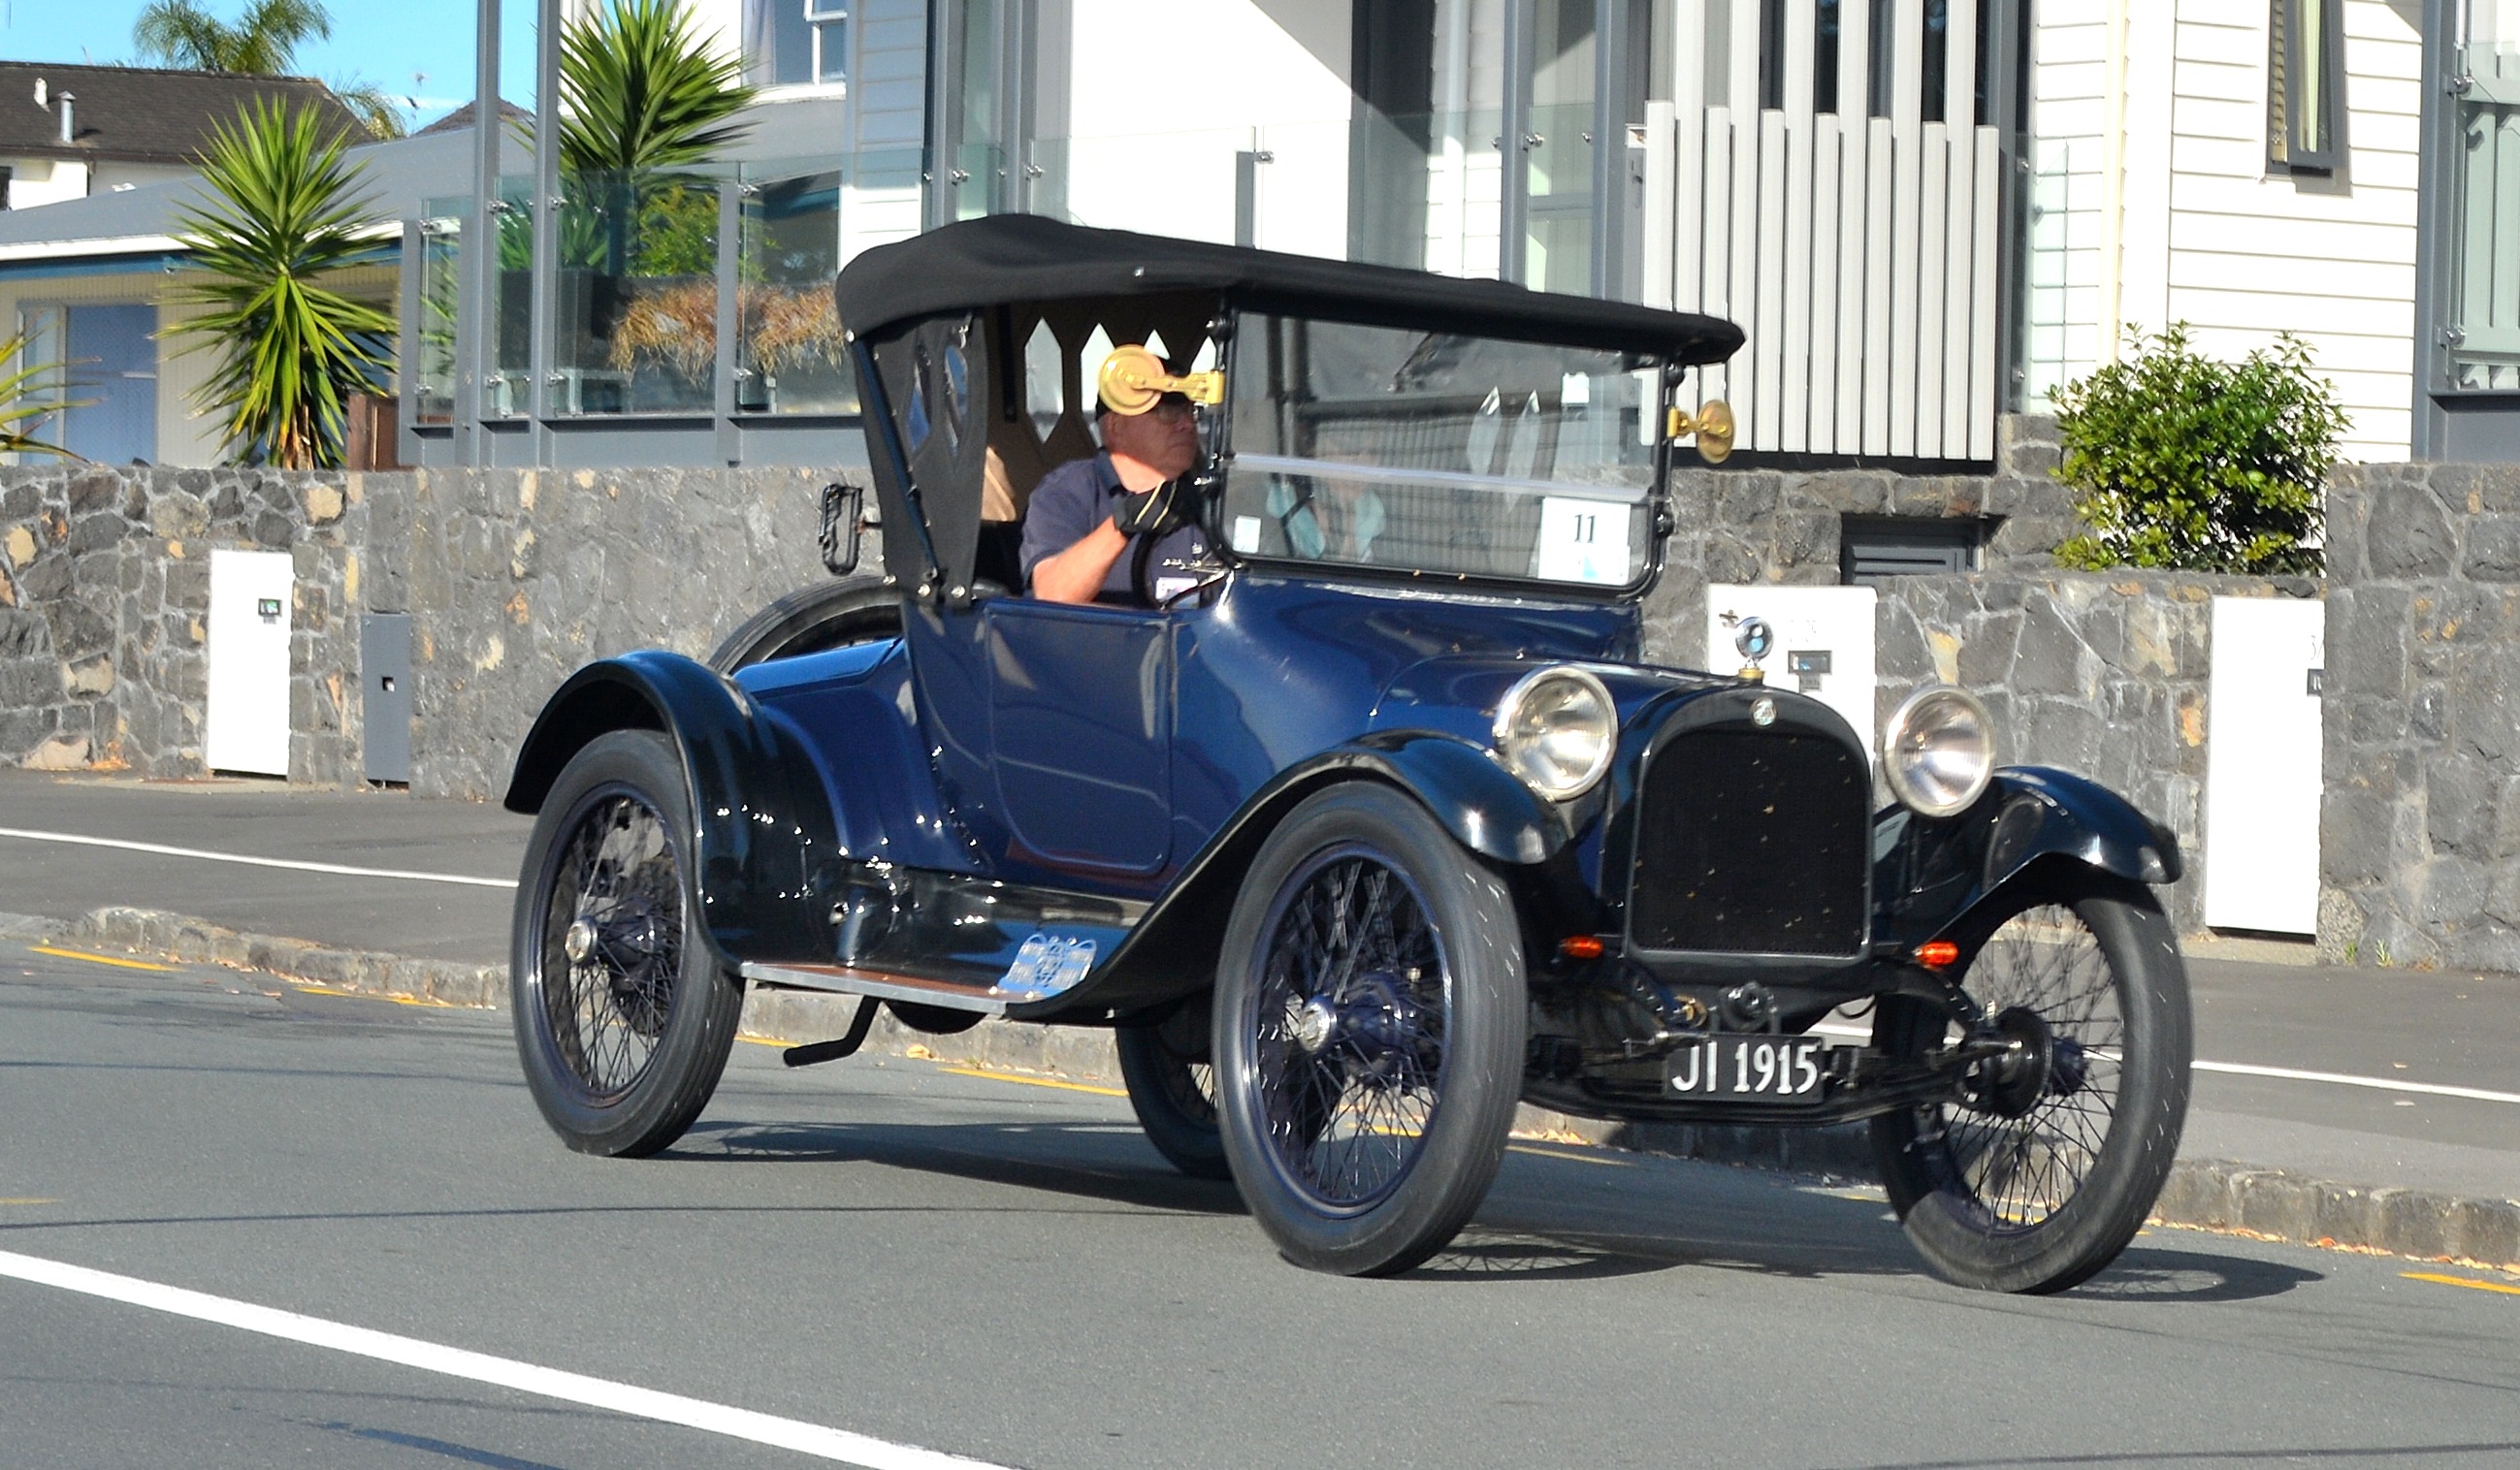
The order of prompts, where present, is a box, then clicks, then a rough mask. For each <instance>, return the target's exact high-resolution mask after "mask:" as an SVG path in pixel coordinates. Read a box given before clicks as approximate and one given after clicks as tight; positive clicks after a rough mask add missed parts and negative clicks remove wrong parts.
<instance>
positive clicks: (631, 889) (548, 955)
mask: <svg viewBox="0 0 2520 1470" xmlns="http://www.w3.org/2000/svg"><path fill="white" fill-rule="evenodd" d="M565 853H566V856H565V857H563V858H562V863H561V871H560V874H559V876H560V878H561V882H560V884H559V885H558V886H556V887H555V888H554V890H553V893H552V904H551V909H550V913H548V915H547V916H546V918H545V920H544V923H543V966H544V971H543V972H544V974H545V975H546V976H548V977H550V978H549V979H547V980H546V982H545V984H544V987H543V1004H544V1008H545V1010H546V1012H547V1013H548V1016H549V1021H550V1025H551V1028H552V1036H553V1039H554V1041H555V1043H556V1044H557V1047H558V1049H559V1052H560V1055H561V1059H562V1063H563V1064H564V1065H566V1067H567V1068H568V1072H569V1075H570V1076H571V1077H573V1078H575V1079H576V1080H577V1082H578V1083H579V1084H580V1085H581V1086H583V1088H584V1089H585V1091H586V1095H587V1098H588V1100H589V1101H593V1102H605V1101H609V1100H611V1099H614V1098H617V1097H619V1096H620V1095H621V1094H622V1093H623V1092H625V1091H629V1089H630V1088H631V1086H632V1085H633V1084H635V1083H637V1082H638V1080H639V1079H640V1078H641V1077H642V1076H643V1075H645V1074H646V1072H647V1070H648V1065H649V1063H650V1061H652V1059H653V1058H654V1056H655V1052H656V1045H657V1043H658V1042H659V1041H660V1040H662V1038H663V1036H664V1031H665V1020H666V1017H667V1016H669V1015H670V1014H671V1013H672V1011H673V1004H674V986H675V982H676V980H677V979H678V977H679V976H680V975H681V973H682V965H683V895H682V875H681V873H680V871H679V870H678V869H677V868H676V865H675V863H674V856H673V852H672V850H671V848H670V847H669V846H668V844H667V842H666V837H665V824H664V819H662V818H660V817H658V816H657V815H656V812H655V809H654V808H652V807H651V806H649V805H648V804H647V803H646V802H644V801H642V800H641V799H640V798H639V797H638V795H637V794H635V793H633V792H629V791H623V790H611V791H607V792H604V793H601V794H600V795H599V796H598V797H597V798H596V799H595V801H594V802H593V804H592V805H591V806H590V807H588V808H587V809H585V814H584V815H583V816H582V817H580V818H579V819H578V820H577V824H576V826H575V828H574V830H572V831H571V832H570V833H569V835H568V838H567V839H566V848H565Z"/></svg>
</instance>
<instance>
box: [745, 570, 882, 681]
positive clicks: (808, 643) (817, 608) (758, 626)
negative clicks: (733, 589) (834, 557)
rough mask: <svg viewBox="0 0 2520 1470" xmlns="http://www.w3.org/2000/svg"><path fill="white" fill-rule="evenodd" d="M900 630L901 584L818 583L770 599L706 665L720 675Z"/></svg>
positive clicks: (867, 580) (872, 580)
mask: <svg viewBox="0 0 2520 1470" xmlns="http://www.w3.org/2000/svg"><path fill="white" fill-rule="evenodd" d="M900 632H901V589H900V588H898V587H887V586H885V585H884V581H883V579H882V578H881V577H873V576H866V577H842V578H840V579H839V580H837V581H833V582H817V583H815V584H814V585H813V586H811V587H800V588H798V589H797V590H796V591H794V592H791V593H789V594H787V596H786V597H784V598H781V599H779V600H778V601H775V602H772V603H771V604H770V605H769V606H767V607H764V608H762V609H761V610H760V611H759V612H756V613H754V614H753V615H752V616H750V617H748V618H745V619H744V620H743V625H742V627H740V628H738V629H736V630H735V631H734V632H733V633H730V634H728V635H727V636H726V641H725V642H724V643H721V644H719V645H718V646H717V651H716V652H714V653H711V654H710V655H709V656H708V665H709V667H710V668H712V669H715V670H717V671H718V672H719V673H721V674H732V673H734V672H735V671H736V670H738V669H742V668H748V667H750V666H751V665H753V664H756V663H767V662H769V661H770V660H771V659H774V658H793V657H795V656H796V655H797V654H799V653H820V652H822V651H823V650H825V649H827V648H839V647H845V646H848V645H850V644H863V643H872V642H874V641H875V640H877V639H879V638H893V637H896V636H898V635H899V634H900Z"/></svg>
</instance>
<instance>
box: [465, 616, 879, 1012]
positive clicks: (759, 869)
mask: <svg viewBox="0 0 2520 1470" xmlns="http://www.w3.org/2000/svg"><path fill="white" fill-rule="evenodd" d="M625 729H645V730H657V731H662V732H664V733H665V734H666V735H667V736H669V737H670V738H671V739H672V740H673V741H674V743H675V745H676V746H677V747H679V749H680V750H681V753H682V764H683V773H684V778H685V780H687V781H688V783H689V792H688V794H689V798H690V801H691V810H692V818H693V828H694V831H695V833H696V834H697V839H698V846H699V852H698V853H697V856H696V858H695V859H694V868H695V870H696V871H697V874H698V880H699V881H698V887H699V901H700V913H701V917H702V919H703V924H702V927H703V930H704V931H705V932H706V934H707V935H708V939H709V944H710V947H711V948H712V949H713V950H715V951H716V953H717V956H718V958H719V959H720V960H721V961H723V962H725V963H727V964H729V965H733V964H736V963H738V962H740V961H742V960H745V959H763V960H783V959H784V960H815V959H824V958H829V952H830V949H831V938H830V928H829V925H828V922H827V919H828V914H827V913H826V912H825V911H824V909H823V906H822V905H821V904H820V902H819V901H818V898H817V894H816V888H817V884H816V882H815V881H814V879H815V875H816V870H817V869H818V868H819V867H821V866H823V865H824V864H826V863H828V862H829V861H830V860H832V859H833V858H835V857H836V856H837V855H838V852H839V846H838V843H837V841H836V839H835V836H834V832H833V827H832V813H831V807H830V803H829V801H828V799H827V798H826V797H825V796H824V795H823V793H822V791H821V788H820V786H819V785H818V784H817V783H816V782H815V781H814V780H812V777H811V774H810V773H811V772H812V771H813V770H814V766H813V762H812V761H811V759H810V758H809V757H808V756H807V755H806V753H805V750H804V747H803V745H802V743H801V742H800V741H798V740H797V739H796V738H794V737H793V736H792V735H789V734H788V733H787V731H786V730H785V729H784V728H783V727H782V725H781V723H780V722H779V721H778V720H776V719H772V718H767V717H765V716H764V715H763V714H762V712H761V710H760V708H759V706H757V705H755V704H754V703H753V701H752V700H751V699H750V698H748V697H747V696H746V695H745V694H744V693H743V691H742V690H739V689H737V688H736V687H735V685H734V684H733V683H732V682H730V681H729V680H727V679H726V678H725V677H724V676H723V675H720V674H718V673H717V672H715V671H714V670H712V669H710V668H709V667H708V666H707V665H705V664H701V663H698V662H696V661H695V660H692V659H689V658H685V657H683V656H682V655H680V654H678V653H666V652H660V651H655V650H649V651H643V652H638V653H627V654H624V655H622V656H621V657H618V658H607V659H604V660H601V661H600V662H596V663H591V664H588V665H587V666H586V667H585V668H582V669H580V670H578V671H577V672H576V673H575V674H572V675H570V676H569V679H568V682H567V683H565V684H563V685H562V686H561V687H560V691H559V692H558V693H556V694H554V695H552V697H551V700H550V702H549V703H547V704H545V705H544V706H543V712H542V714H541V715H540V716H539V717H538V718H537V719H536V720H535V721H534V728H533V730H532V731H531V732H530V733H529V734H527V735H526V736H525V740H524V744H523V745H522V746H521V747H519V748H518V750H517V770H516V776H515V778H514V780H511V781H510V783H509V786H508V795H507V799H506V802H505V805H506V806H507V808H508V810H510V811H512V812H523V813H529V814H530V813H535V812H539V811H541V810H542V805H543V800H544V798H545V797H546V796H548V795H549V794H550V793H551V788H552V783H553V782H554V781H556V780H559V779H560V773H561V771H562V768H564V767H565V766H567V764H568V762H569V758H570V757H572V756H574V755H576V754H577V752H578V751H579V750H580V749H581V748H583V747H584V746H585V745H586V744H587V742H588V741H590V740H593V739H594V738H595V737H596V736H598V735H604V734H606V733H607V732H608V731H614V730H625ZM530 880H531V879H530V877H528V881H530Z"/></svg>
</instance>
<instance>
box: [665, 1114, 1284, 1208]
mask: <svg viewBox="0 0 2520 1470" xmlns="http://www.w3.org/2000/svg"><path fill="white" fill-rule="evenodd" d="M657 1158H658V1159H659V1160H661V1161H667V1162H671V1161H683V1162H688V1163H765V1162H778V1163H794V1164H846V1163H867V1164H881V1165H883V1166H885V1167H887V1168H893V1169H916V1170H919V1171H922V1172H923V1173H927V1174H941V1175H951V1176H953V1177H955V1178H957V1179H966V1180H973V1181H976V1182H979V1183H988V1184H1007V1185H1011V1186H1013V1187H1016V1188H1022V1189H1041V1190H1048V1191H1051V1192H1054V1193H1058V1194H1066V1195H1070V1196H1078V1197H1083V1198H1089V1199H1098V1200H1101V1201H1102V1202H1104V1203H1106V1204H1116V1205H1130V1206H1134V1207H1136V1208H1139V1209H1146V1210H1165V1211H1171V1212H1175V1213H1179V1214H1191V1215H1239V1214H1241V1213H1243V1212H1242V1199H1241V1196H1239V1195H1238V1194H1236V1193H1235V1192H1234V1186H1233V1185H1232V1184H1230V1183H1216V1182H1210V1181H1208V1180H1193V1179H1189V1178H1186V1177H1184V1176H1182V1175H1180V1174H1176V1173H1174V1172H1173V1171H1172V1170H1170V1169H1168V1168H1165V1167H1164V1166H1162V1165H1161V1164H1160V1163H1154V1162H1150V1161H1152V1160H1153V1159H1154V1154H1153V1152H1152V1150H1151V1149H1149V1148H1148V1146H1147V1144H1146V1142H1145V1140H1144V1138H1143V1137H1142V1136H1139V1134H1138V1132H1137V1130H1135V1129H1120V1128H1114V1127H1112V1126H1109V1125H1105V1124H1070V1123H1028V1124H978V1123H933V1124H880V1123H868V1124H857V1123H716V1122H705V1121H704V1122H701V1123H698V1124H697V1125H695V1126H694V1127H693V1128H692V1130H691V1132H690V1133H687V1134H685V1135H684V1136H683V1137H682V1140H681V1141H680V1142H678V1143H676V1144H675V1145H674V1146H673V1147H672V1148H670V1149H668V1150H666V1151H665V1152H664V1153H662V1154H659V1155H657Z"/></svg>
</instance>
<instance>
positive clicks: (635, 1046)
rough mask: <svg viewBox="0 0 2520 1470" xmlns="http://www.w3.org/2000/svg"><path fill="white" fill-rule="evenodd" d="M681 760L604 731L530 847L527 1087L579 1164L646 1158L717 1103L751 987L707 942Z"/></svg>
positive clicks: (524, 956)
mask: <svg viewBox="0 0 2520 1470" xmlns="http://www.w3.org/2000/svg"><path fill="white" fill-rule="evenodd" d="M695 852H696V844H695V843H694V840H693V833H692V819H691V812H690V803H689V800H688V798H687V797H686V796H685V795H684V782H683V770H682V762H681V760H680V758H679V757H678V756H677V755H676V753H675V751H674V748H673V746H672V745H671V744H670V743H669V742H668V741H667V740H666V739H665V737H664V736H663V735H659V734H657V733H656V732H654V731H649V730H620V731H614V732H612V733H610V734H608V735H601V736H598V737H597V738H596V739H594V740H592V741H590V742H588V744H587V745H586V747H585V748H584V749H582V750H580V751H579V752H578V753H577V754H576V756H575V757H574V758H572V759H571V760H570V761H569V763H568V765H567V767H566V768H564V769H563V770H562V772H561V775H560V780H557V781H556V782H554V783H553V785H552V789H551V794H550V795H549V796H548V797H546V798H545V800H544V802H543V809H542V812H541V815H540V816H539V817H537V818H536V819H535V822H534V832H533V837H532V839H531V840H530V841H529V842H528V843H527V844H526V847H525V866H524V872H523V877H522V881H521V882H520V883H519V884H518V886H517V911H516V921H515V924H514V926H513V928H512V930H511V938H510V961H511V962H510V965H509V972H508V973H509V1010H510V1013H511V1015H512V1016H513V1018H514V1019H515V1022H516V1028H517V1053H518V1055H519V1057H520V1058H521V1059H522V1061H523V1063H524V1070H525V1083H526V1085H527V1087H528V1088H529V1089H530V1090H531V1091H532V1092H533V1094H534V1101H535V1103H536V1104H538V1105H539V1106H540V1107H541V1108H542V1113H543V1117H544V1118H545V1119H546V1120H547V1121H548V1122H549V1123H550V1124H551V1126H552V1130H553V1131H554V1132H555V1133H558V1134H559V1135H560V1136H561V1137H562V1140H563V1141H565V1142H566V1143H567V1144H568V1146H569V1147H571V1148H574V1149H576V1150H578V1151H579V1152H581V1153H592V1154H603V1155H607V1156H628V1157H640V1156H644V1155H647V1154H652V1153H654V1152H656V1151H657V1150H659V1149H661V1148H663V1147H665V1146H666V1145H667V1144H670V1143H672V1142H673V1141H674V1140H675V1139H676V1138H679V1137H681V1136H683V1133H684V1131H685V1130H687V1129H689V1128H690V1127H691V1125H692V1122H693V1120H694V1119H696V1118H697V1117H698V1116H699V1114H700V1109H701V1108H703V1107H705V1106H707V1105H708V1100H709V1094H710V1093H711V1092H713V1091H716V1089H717V1081H718V1077H719V1076H720V1074H722V1073H723V1072H724V1071H725V1070H726V1060H727V1055H728V1053H729V1052H730V1051H732V1050H733V1049H734V1047H735V1030H736V1021H737V1018H738V1016H739V1015H740V1013H741V1012H742V1008H743V982H742V979H741V978H740V977H739V976H737V975H735V974H733V973H732V972H730V971H728V970H726V969H725V968H723V967H721V966H720V965H719V964H718V963H717V961H716V959H715V958H714V957H713V956H712V955H711V954H710V952H709V947H708V941H707V938H706V936H705V935H704V934H702V933H701V931H700V925H699V919H698V915H697V906H696V904H695V902H694V885H693V883H692V880H691V874H692V870H693V869H692V862H693V856H694V853H695Z"/></svg>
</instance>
